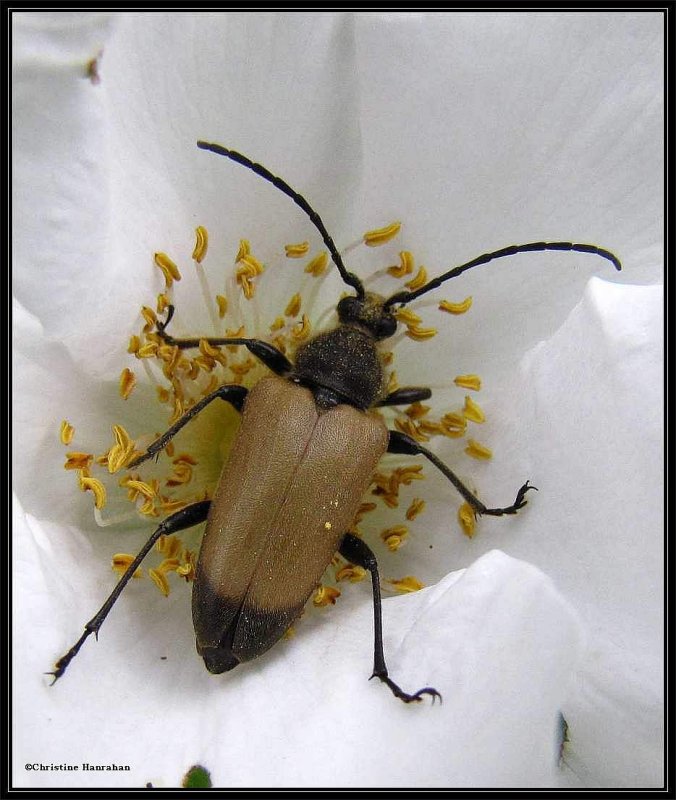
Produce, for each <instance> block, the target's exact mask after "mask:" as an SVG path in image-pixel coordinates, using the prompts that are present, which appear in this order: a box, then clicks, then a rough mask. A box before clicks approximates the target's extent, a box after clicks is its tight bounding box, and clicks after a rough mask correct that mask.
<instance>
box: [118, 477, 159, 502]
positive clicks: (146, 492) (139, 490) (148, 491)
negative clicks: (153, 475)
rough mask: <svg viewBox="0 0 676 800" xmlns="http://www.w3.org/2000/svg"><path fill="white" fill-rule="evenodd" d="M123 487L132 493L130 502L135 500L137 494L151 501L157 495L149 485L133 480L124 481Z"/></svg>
mask: <svg viewBox="0 0 676 800" xmlns="http://www.w3.org/2000/svg"><path fill="white" fill-rule="evenodd" d="M124 486H125V488H127V489H128V490H129V491H130V492H132V493H133V497H132V498H131V499H132V500H136V498H137V497H138V495H139V494H141V495H143V497H145V498H146V500H152V499H153V498H154V497H155V496H156V494H157V493H156V492H155V490H154V489H153V487H152V486H151V485H150V484H149V483H146V482H145V481H139V480H134V479H133V478H132V479H129V480H127V481H125V482H124Z"/></svg>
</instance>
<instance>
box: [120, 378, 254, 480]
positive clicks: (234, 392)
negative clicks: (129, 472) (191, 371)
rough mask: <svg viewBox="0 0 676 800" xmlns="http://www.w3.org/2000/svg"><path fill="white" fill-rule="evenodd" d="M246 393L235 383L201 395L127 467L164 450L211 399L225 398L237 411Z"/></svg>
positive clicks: (242, 403) (239, 409)
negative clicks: (204, 395) (197, 400)
mask: <svg viewBox="0 0 676 800" xmlns="http://www.w3.org/2000/svg"><path fill="white" fill-rule="evenodd" d="M248 393H249V390H248V389H246V388H245V387H244V386H239V385H237V384H226V385H225V386H219V387H218V389H216V390H215V391H213V392H211V394H208V395H207V396H206V397H203V398H202V399H201V400H200V401H199V403H195V405H194V406H193V407H192V408H191V409H190V410H189V411H186V413H185V414H184V415H183V416H182V417H181V418H180V419H179V420H178V421H177V422H175V423H174V424H173V425H172V426H171V428H169V430H168V431H166V433H163V434H162V436H160V438H159V439H156V440H155V441H154V442H153V443H152V444H151V445H149V446H148V449H147V450H146V451H145V453H143V454H142V455H140V456H137V457H136V458H135V459H134V460H133V461H131V462H130V463H129V464H127V469H133V468H134V467H138V465H139V464H143V462H144V461H147V460H148V459H149V458H152V457H153V456H155V455H157V454H158V453H160V452H162V450H164V448H165V447H166V446H167V445H168V444H169V442H170V441H171V440H172V439H173V438H174V436H176V434H177V433H178V432H179V431H180V430H181V428H182V427H183V426H184V425H186V424H187V423H188V422H190V420H191V419H193V417H196V416H197V415H198V414H199V413H200V411H203V410H204V409H205V408H206V406H208V405H209V403H211V401H212V400H225V401H226V402H228V403H230V405H231V406H232V407H233V408H235V409H236V410H237V411H241V410H242V407H243V405H244V400H245V399H246V396H247V394H248Z"/></svg>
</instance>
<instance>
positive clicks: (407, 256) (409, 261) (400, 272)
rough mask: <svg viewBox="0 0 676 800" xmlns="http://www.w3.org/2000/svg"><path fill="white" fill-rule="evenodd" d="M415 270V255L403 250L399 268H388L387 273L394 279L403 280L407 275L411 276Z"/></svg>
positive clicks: (400, 255)
mask: <svg viewBox="0 0 676 800" xmlns="http://www.w3.org/2000/svg"><path fill="white" fill-rule="evenodd" d="M414 269H415V261H414V260H413V254H412V253H410V252H409V251H408V250H402V251H401V253H399V266H398V267H388V268H387V272H388V274H389V275H391V276H392V277H393V278H403V277H404V276H406V275H410V274H411V273H412V272H413V270H414Z"/></svg>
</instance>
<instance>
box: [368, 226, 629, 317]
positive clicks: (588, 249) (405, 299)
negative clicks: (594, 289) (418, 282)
mask: <svg viewBox="0 0 676 800" xmlns="http://www.w3.org/2000/svg"><path fill="white" fill-rule="evenodd" d="M543 250H574V251H575V252H576V253H592V254H593V255H596V256H602V257H603V258H607V259H608V261H610V263H611V264H612V265H613V266H614V267H615V269H616V270H621V269H622V264H620V260H619V259H618V258H617V256H614V255H613V254H612V253H611V252H610V251H609V250H604V249H603V248H602V247H596V245H593V244H574V243H572V242H530V243H529V244H513V245H511V246H510V247H503V248H502V250H494V251H493V252H492V253H484V254H483V255H482V256H479V257H478V258H475V259H472V261H468V262H467V263H466V264H461V265H460V266H459V267H454V268H453V269H449V271H448V272H444V274H443V275H440V276H439V277H438V278H434V279H433V280H431V281H429V282H428V283H426V284H425V285H424V286H421V287H420V289H416V290H415V291H413V292H407V291H403V292H397V293H396V294H393V295H392V297H390V298H388V299H387V300H386V301H385V303H384V306H383V307H384V308H389V307H391V306H393V305H395V304H400V305H402V306H405V305H406V304H407V303H411V302H412V301H413V300H417V299H418V298H419V297H420V296H421V295H423V294H427V292H431V291H432V289H438V288H439V287H440V286H441V284H442V283H444V282H445V281H449V280H450V279H451V278H457V276H458V275H461V274H462V273H463V272H466V271H467V270H468V269H472V267H478V266H479V265H480V264H487V263H488V262H489V261H495V259H496V258H503V257H504V256H513V255H516V253H532V252H541V251H543Z"/></svg>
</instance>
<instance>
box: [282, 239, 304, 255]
mask: <svg viewBox="0 0 676 800" xmlns="http://www.w3.org/2000/svg"><path fill="white" fill-rule="evenodd" d="M309 249H310V242H299V243H298V244H285V245H284V250H285V251H286V257H287V258H302V257H303V256H304V255H306V253H307V251H308V250H309Z"/></svg>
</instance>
